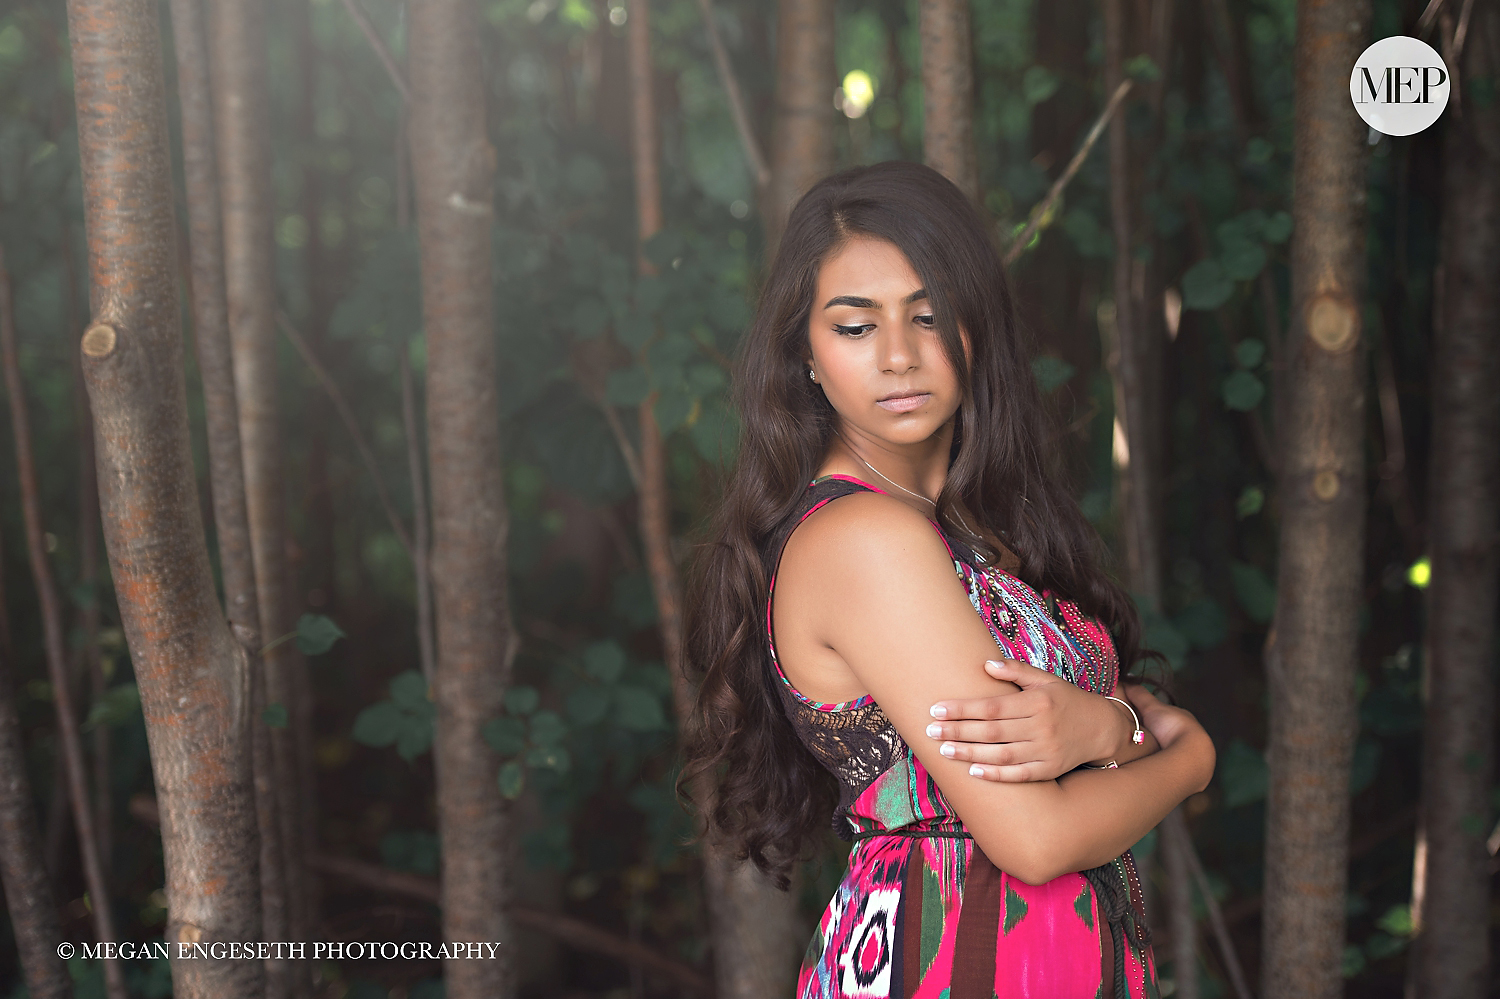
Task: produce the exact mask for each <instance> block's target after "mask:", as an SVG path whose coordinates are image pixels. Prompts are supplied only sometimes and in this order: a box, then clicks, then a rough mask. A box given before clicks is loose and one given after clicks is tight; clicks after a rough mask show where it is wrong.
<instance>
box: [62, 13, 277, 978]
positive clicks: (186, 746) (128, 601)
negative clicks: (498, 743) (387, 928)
mask: <svg viewBox="0 0 1500 999" xmlns="http://www.w3.org/2000/svg"><path fill="white" fill-rule="evenodd" d="M68 26H69V35H70V37H71V39H72V57H73V74H74V95H75V99H76V101H77V107H78V134H79V151H80V161H81V167H82V175H83V203H84V217H85V222H86V226H87V231H88V240H89V261H90V276H91V279H92V280H91V292H90V305H91V308H92V313H93V323H92V325H91V326H90V327H89V328H88V330H87V331H86V332H85V333H84V335H83V340H82V344H81V348H82V351H83V355H84V356H83V371H84V378H85V382H86V384H87V385H88V390H89V399H90V403H91V404H92V406H93V411H94V426H95V429H96V435H95V442H96V446H97V453H98V470H99V484H100V505H101V508H102V511H103V521H104V540H105V547H106V550H107V552H108V554H109V562H110V569H111V571H112V574H113V578H114V583H115V592H116V594H117V596H118V599H119V607H120V615H121V618H122V621H123V623H124V626H125V636H126V639H127V641H128V642H129V646H130V653H131V661H132V663H133V665H134V668H135V674H136V680H137V683H138V684H139V687H140V693H141V708H142V712H143V714H144V715H145V721H146V734H147V739H148V742H149V746H150V751H151V763H152V772H153V775H154V778H155V784H156V789H157V798H158V801H159V802H160V803H161V811H162V852H163V855H164V863H165V868H166V890H167V898H168V920H167V927H166V931H165V937H166V939H167V940H168V941H171V942H189V941H205V942H206V941H214V940H226V941H228V940H253V939H255V936H256V934H257V932H258V930H259V924H260V911H259V890H258V885H257V879H256V872H255V865H254V862H253V858H254V856H255V849H256V846H255V844H256V835H255V813H254V797H253V792H252V787H251V780H252V774H251V754H250V724H249V722H250V668H249V661H248V659H247V657H246V655H245V652H244V650H243V649H242V648H241V647H240V646H239V645H238V643H237V642H236V641H235V639H234V637H233V636H232V635H231V634H230V632H229V628H228V627H227V626H226V625H225V623H224V618H223V615H222V613H221V612H220V610H219V607H218V605H217V602H216V596H215V593H214V585H213V578H212V576H211V573H210V569H209V562H208V550H207V547H206V544H205V541H204V534H203V523H202V520H201V519H200V515H199V508H198V502H197V494H196V493H197V491H196V488H195V481H194V473H193V461H192V452H191V449H190V445H189V439H188V426H187V400H186V387H185V384H184V379H183V375H182V348H181V341H180V339H179V335H180V334H179V328H178V313H177V294H176V280H175V279H176V273H177V272H176V267H175V259H176V247H175V239H176V230H175V226H174V224H173V220H172V185H171V158H170V152H169V146H168V142H167V127H166V106H165V100H164V94H163V83H162V64H161V49H160V36H159V25H158V21H157V9H156V6H155V4H152V3H149V2H147V0H108V2H106V0H69V3H68ZM75 812H77V813H79V814H82V810H81V809H78V807H77V805H75ZM86 833H87V830H85V829H84V828H83V827H82V823H81V822H80V828H79V838H80V839H84V838H86ZM94 908H95V910H96V911H99V910H101V909H105V908H106V907H105V906H102V905H99V904H97V903H96V904H95V906H94ZM262 988H263V975H262V971H261V968H260V966H259V965H258V964H256V963H254V962H248V961H234V960H227V959H226V960H214V959H212V958H208V959H202V960H192V961H178V960H174V961H173V962H172V989H173V995H175V996H178V997H179V999H197V997H202V999H220V997H226V996H234V997H238V996H247V997H248V996H255V995H259V994H260V992H261V991H262Z"/></svg>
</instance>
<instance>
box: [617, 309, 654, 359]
mask: <svg viewBox="0 0 1500 999" xmlns="http://www.w3.org/2000/svg"><path fill="white" fill-rule="evenodd" d="M655 333H656V321H655V320H653V319H652V318H651V317H650V316H648V315H644V314H642V313H640V312H634V311H632V312H627V313H626V314H625V315H623V316H621V317H620V318H619V319H617V320H616V321H615V336H616V337H618V338H619V340H620V342H621V343H623V344H624V345H625V346H627V347H629V348H630V349H631V350H640V349H641V348H642V347H644V346H645V345H646V341H648V340H650V339H651V337H652V335H653V334H655Z"/></svg>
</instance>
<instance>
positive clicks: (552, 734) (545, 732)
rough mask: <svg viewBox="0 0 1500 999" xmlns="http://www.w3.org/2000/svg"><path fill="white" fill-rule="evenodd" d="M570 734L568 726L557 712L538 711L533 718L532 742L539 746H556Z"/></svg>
mask: <svg viewBox="0 0 1500 999" xmlns="http://www.w3.org/2000/svg"><path fill="white" fill-rule="evenodd" d="M567 734H568V726H567V725H566V724H564V723H563V720H562V717H561V716H559V715H558V713H557V712H556V711H538V712H537V713H536V714H534V715H532V716H531V741H532V742H534V743H536V744H537V745H538V746H555V745H557V744H558V743H559V742H561V741H562V740H563V737H564V736H566V735H567Z"/></svg>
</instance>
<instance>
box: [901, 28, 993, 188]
mask: <svg viewBox="0 0 1500 999" xmlns="http://www.w3.org/2000/svg"><path fill="white" fill-rule="evenodd" d="M917 7H918V12H919V18H920V28H919V33H920V35H921V41H922V156H923V158H924V159H925V160H926V163H927V165H928V166H930V167H932V168H933V169H934V170H936V171H938V172H939V173H941V174H942V175H943V176H944V177H947V178H948V179H949V180H951V181H953V183H955V184H957V185H958V189H959V190H960V191H962V192H964V194H965V195H967V196H968V198H969V200H970V201H972V202H974V203H975V204H976V205H979V204H980V199H979V152H978V150H977V149H976V148H975V146H974V48H973V41H972V39H971V37H970V33H969V0H919V3H918V4H917Z"/></svg>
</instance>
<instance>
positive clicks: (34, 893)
mask: <svg viewBox="0 0 1500 999" xmlns="http://www.w3.org/2000/svg"><path fill="white" fill-rule="evenodd" d="M8 653H9V649H7V648H5V647H4V645H3V644H0V884H3V885H4V887H5V902H6V905H7V907H8V909H9V911H10V925H11V928H12V931H13V932H14V934H15V938H16V950H17V952H18V953H19V955H20V958H21V970H22V974H23V976H24V980H25V982H26V991H27V992H28V993H30V994H31V995H32V996H33V997H35V999H64V997H67V996H71V995H72V994H73V981H72V979H71V978H70V977H69V976H68V969H67V968H66V966H64V964H63V962H62V960H61V959H60V958H59V957H58V956H57V943H58V941H59V940H61V939H62V928H61V925H60V924H59V922H58V918H57V906H56V905H55V904H53V901H52V885H51V883H50V881H49V880H48V878H47V868H46V865H44V864H43V862H42V837H41V831H40V829H39V828H38V827H37V821H36V806H35V805H34V804H33V802H32V797H31V782H30V781H28V780H27V779H26V755H25V748H24V746H23V745H22V742H21V722H20V719H19V718H18V717H17V715H16V699H15V690H16V677H15V674H14V673H13V672H12V669H11V661H10V655H9V654H8Z"/></svg>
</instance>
